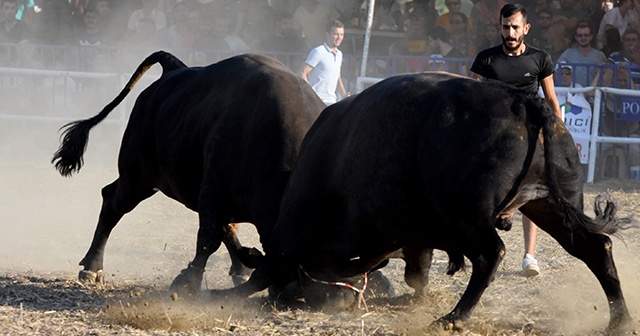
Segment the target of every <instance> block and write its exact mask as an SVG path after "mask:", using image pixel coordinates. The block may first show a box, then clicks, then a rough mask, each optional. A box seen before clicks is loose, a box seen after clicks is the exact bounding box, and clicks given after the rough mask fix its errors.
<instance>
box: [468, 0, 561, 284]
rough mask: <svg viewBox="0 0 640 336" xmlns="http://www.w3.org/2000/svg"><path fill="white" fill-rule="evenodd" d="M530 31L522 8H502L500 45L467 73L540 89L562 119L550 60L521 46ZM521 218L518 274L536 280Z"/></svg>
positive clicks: (530, 241) (533, 229)
mask: <svg viewBox="0 0 640 336" xmlns="http://www.w3.org/2000/svg"><path fill="white" fill-rule="evenodd" d="M530 28H531V24H530V23H528V22H527V11H526V9H525V8H524V7H523V6H522V5H519V4H507V5H504V6H503V7H502V9H501V10H500V32H501V35H502V45H500V46H497V47H493V48H489V49H485V50H483V51H481V52H480V53H479V54H478V56H476V59H475V61H474V62H473V65H471V72H473V77H474V78H478V79H482V78H490V79H496V80H499V81H503V82H506V83H509V84H511V85H514V86H516V87H518V88H521V89H523V90H525V91H527V92H529V93H531V94H532V95H535V94H537V93H538V86H542V91H543V93H544V96H545V100H546V101H547V104H548V105H549V107H551V109H552V110H553V113H554V114H555V115H556V116H557V117H558V118H562V113H561V112H560V105H559V104H558V98H556V92H555V88H554V84H553V74H554V73H555V68H554V67H553V62H552V61H551V57H550V56H549V54H547V53H546V52H544V51H542V50H540V49H536V48H533V47H530V46H527V45H526V44H525V43H524V36H525V35H526V34H527V33H528V32H529V29H530ZM522 217H523V218H522V227H523V230H524V248H525V255H524V258H523V259H522V270H523V272H524V275H525V276H536V275H538V274H539V273H540V268H539V267H538V261H537V260H536V259H535V258H534V257H533V255H534V253H535V247H536V237H537V234H538V227H537V226H536V225H535V224H534V223H533V222H532V221H531V220H530V219H529V218H526V217H525V216H522Z"/></svg>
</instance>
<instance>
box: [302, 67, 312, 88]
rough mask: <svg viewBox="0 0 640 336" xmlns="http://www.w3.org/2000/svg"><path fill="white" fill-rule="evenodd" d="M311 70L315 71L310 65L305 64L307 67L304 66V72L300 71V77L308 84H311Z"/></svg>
mask: <svg viewBox="0 0 640 336" xmlns="http://www.w3.org/2000/svg"><path fill="white" fill-rule="evenodd" d="M311 70H313V67H311V66H310V65H309V64H306V63H305V65H303V66H302V70H301V71H300V76H301V77H302V79H304V81H305V82H307V83H309V76H308V75H309V73H310V72H311Z"/></svg>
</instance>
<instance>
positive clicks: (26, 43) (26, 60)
mask: <svg viewBox="0 0 640 336" xmlns="http://www.w3.org/2000/svg"><path fill="white" fill-rule="evenodd" d="M35 48H36V46H35V44H34V43H33V42H31V41H30V40H22V41H20V42H18V45H17V47H16V56H17V57H16V59H15V61H14V62H13V63H12V64H11V65H10V66H12V67H14V68H24V69H41V68H42V67H43V65H42V60H41V59H40V58H39V57H38V56H39V55H38V54H37V53H36V49H35Z"/></svg>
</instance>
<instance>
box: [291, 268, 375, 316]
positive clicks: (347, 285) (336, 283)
mask: <svg viewBox="0 0 640 336" xmlns="http://www.w3.org/2000/svg"><path fill="white" fill-rule="evenodd" d="M300 270H301V271H302V273H304V275H306V276H307V278H309V279H310V280H311V281H313V282H316V283H319V284H323V285H330V286H339V287H345V288H349V289H351V290H352V291H354V292H356V293H358V309H362V307H364V310H365V311H366V312H367V313H368V312H369V308H368V307H367V302H366V301H365V299H364V291H365V290H367V281H368V274H369V273H365V274H364V275H363V277H364V284H363V285H362V288H358V287H356V286H354V285H352V284H350V283H346V282H340V281H324V280H318V279H315V278H314V277H312V276H311V275H309V273H307V271H305V270H304V268H302V265H300Z"/></svg>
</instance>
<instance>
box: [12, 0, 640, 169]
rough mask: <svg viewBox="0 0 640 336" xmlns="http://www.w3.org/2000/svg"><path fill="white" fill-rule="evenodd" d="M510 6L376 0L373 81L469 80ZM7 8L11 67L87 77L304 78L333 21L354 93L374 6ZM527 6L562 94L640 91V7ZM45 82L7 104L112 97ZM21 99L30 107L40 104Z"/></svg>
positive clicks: (38, 0) (139, 1)
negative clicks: (265, 73)
mask: <svg viewBox="0 0 640 336" xmlns="http://www.w3.org/2000/svg"><path fill="white" fill-rule="evenodd" d="M505 1H506V0H376V1H375V6H376V7H375V11H374V21H373V30H374V33H373V34H372V39H371V45H370V49H369V61H368V63H370V64H369V65H368V67H367V71H368V73H367V75H368V76H373V77H387V76H390V75H394V74H397V73H406V72H418V71H426V70H445V71H450V72H455V73H459V74H465V75H469V72H468V71H469V66H470V64H471V62H472V61H473V59H474V58H475V56H476V54H477V52H479V51H481V50H483V49H486V48H489V47H491V46H496V45H499V44H501V43H502V37H501V34H500V30H499V21H498V20H499V11H500V8H501V7H502V6H503V5H504V4H505ZM0 2H1V4H2V6H1V7H0V10H1V11H2V13H1V14H2V22H0V67H4V68H11V67H13V68H24V69H53V70H71V71H81V72H107V73H109V72H110V73H123V74H129V73H132V71H133V70H134V69H135V68H136V67H137V65H138V64H140V62H141V61H142V60H143V59H144V58H145V57H146V56H148V55H149V54H150V53H152V52H154V51H156V50H166V51H169V52H171V53H173V54H175V55H176V56H178V57H179V58H180V59H182V60H183V61H184V62H185V63H186V64H188V65H190V66H196V65H206V64H210V63H213V62H216V61H218V60H220V59H223V58H227V57H229V56H231V55H234V54H240V53H245V52H255V53H263V54H268V55H271V56H274V57H276V58H278V59H280V60H281V61H283V62H284V63H285V64H286V65H288V66H289V67H290V68H291V69H292V70H293V71H295V72H299V71H300V69H301V68H302V65H303V63H304V60H305V58H306V56H307V54H308V53H309V51H310V50H311V49H313V48H314V47H316V46H318V45H320V44H322V43H323V42H324V41H325V36H324V33H325V26H326V25H327V23H328V22H330V21H331V20H334V19H338V20H340V21H342V22H343V23H344V24H345V26H346V36H345V41H344V42H343V43H342V45H341V46H340V49H341V50H343V52H344V55H345V58H344V62H343V71H342V76H343V78H344V80H345V86H347V90H348V91H354V87H353V86H354V85H355V77H356V76H357V75H358V69H359V68H360V65H359V64H358V62H359V59H360V57H361V54H362V45H363V43H362V42H363V38H364V27H365V22H366V6H367V3H366V1H365V0H0ZM519 2H520V3H521V4H522V5H524V6H525V7H526V8H527V10H528V21H529V22H530V23H531V29H530V31H529V34H528V35H527V36H525V43H526V44H527V45H530V46H534V47H537V48H539V49H542V50H545V51H546V52H548V53H549V54H550V55H551V57H552V59H553V61H554V62H555V63H557V69H558V71H557V76H556V78H557V81H556V83H557V86H571V87H576V86H596V85H597V86H615V87H618V88H626V89H638V88H640V87H638V86H637V85H640V70H639V69H640V68H639V67H638V65H639V64H640V51H638V47H639V46H640V45H639V42H638V41H640V33H639V32H638V29H639V27H638V22H639V21H640V19H639V17H640V14H639V13H640V0H618V2H616V0H520V1H519ZM345 70H346V71H345ZM38 83H39V84H38V85H34V84H33V83H32V80H31V79H29V78H28V77H25V76H20V75H15V74H8V75H2V76H0V89H2V90H0V91H1V92H0V96H1V97H7V98H12V97H16V96H19V94H20V93H21V92H35V91H38V90H40V91H42V92H45V91H47V90H48V89H46V88H57V89H56V90H54V94H50V95H49V96H50V97H48V99H47V100H44V101H43V102H42V103H43V104H49V106H61V107H63V106H68V104H70V103H73V101H70V99H71V100H73V99H78V98H73V97H77V96H84V97H95V96H96V95H95V93H96V92H99V91H100V90H106V89H105V83H104V80H99V79H90V78H84V79H82V78H77V77H76V78H75V79H74V78H71V77H69V76H66V77H65V78H61V77H56V76H50V77H45V78H44V79H41V80H39V82H38ZM116 84H117V83H116ZM38 87H41V88H40V89H38ZM49 91H51V90H49ZM76 93H78V94H77V95H76ZM70 97H71V98H70ZM576 97H577V96H576V95H571V94H569V95H568V96H567V97H565V98H563V99H564V100H563V104H564V105H566V106H565V107H566V109H567V111H582V112H581V113H582V114H576V115H577V116H580V115H586V116H587V117H589V118H590V115H591V109H592V108H593V97H585V99H586V100H588V101H589V103H584V101H583V102H582V103H577V101H578V100H579V99H577V98H576ZM561 98H562V97H561ZM616 99H618V98H614V97H612V96H611V95H609V96H606V97H605V99H603V101H605V104H604V107H605V113H604V114H603V115H604V116H608V117H607V118H606V119H605V120H604V121H603V122H601V125H604V126H603V128H602V130H603V133H604V134H609V135H616V136H627V137H636V136H638V137H640V125H639V124H638V122H626V123H618V122H617V121H616V118H618V116H619V115H620V114H619V113H618V112H617V111H619V109H618V107H619V105H620V103H619V101H617V100H616ZM3 100H5V99H3ZM16 101H17V102H21V103H22V104H26V102H29V101H30V99H18V100H16ZM639 104H640V102H639ZM21 106H22V105H20V106H16V108H17V109H23V107H21ZM575 113H579V112H575ZM623 126H624V127H623ZM585 132H587V134H588V129H587V128H585ZM625 152H633V153H634V155H633V157H634V158H635V159H633V160H629V161H631V164H633V165H638V164H640V158H639V157H638V153H640V150H638V149H637V148H635V147H633V148H631V147H629V148H625Z"/></svg>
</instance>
